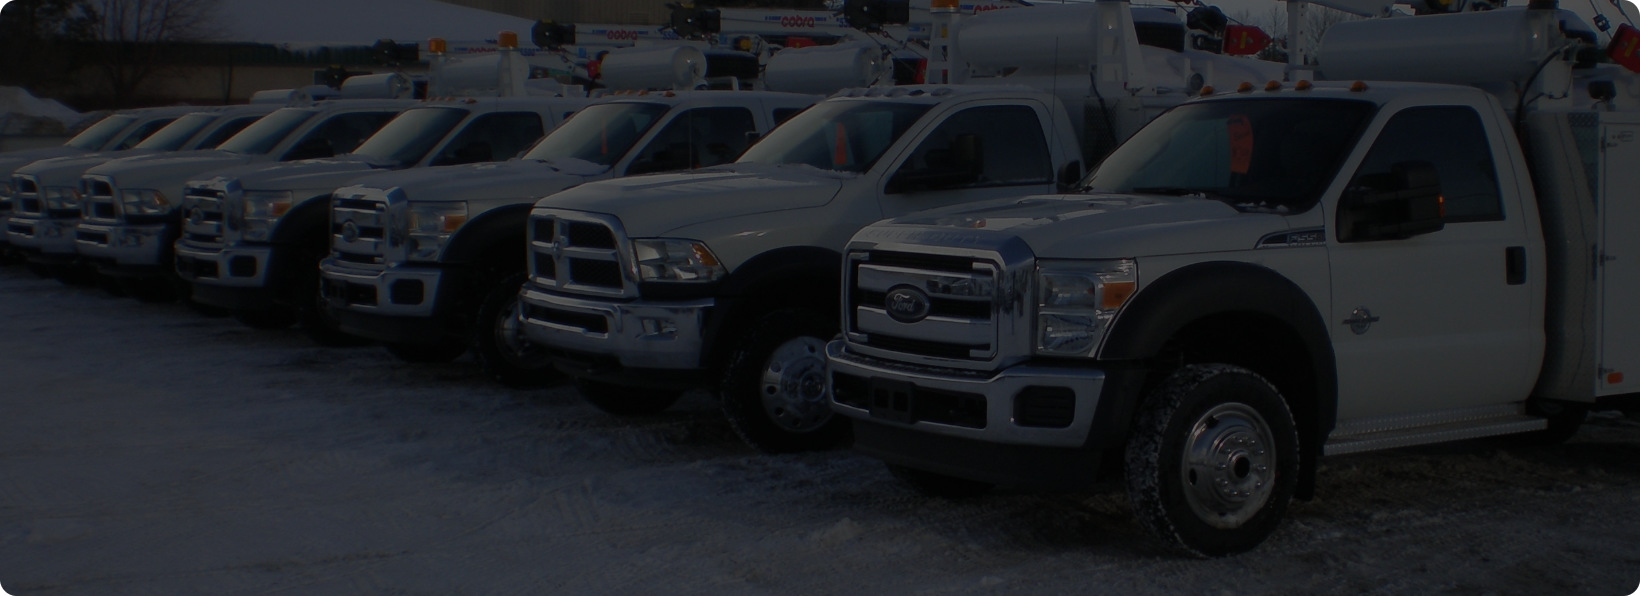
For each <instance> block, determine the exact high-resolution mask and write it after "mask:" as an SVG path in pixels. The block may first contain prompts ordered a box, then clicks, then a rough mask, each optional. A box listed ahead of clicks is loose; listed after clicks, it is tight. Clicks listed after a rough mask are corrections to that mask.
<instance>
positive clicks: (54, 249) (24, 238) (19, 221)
mask: <svg viewBox="0 0 1640 596" xmlns="http://www.w3.org/2000/svg"><path fill="white" fill-rule="evenodd" d="M79 225H80V220H77V219H36V218H32V217H15V216H14V217H12V218H11V220H10V221H8V222H6V234H5V236H6V240H7V241H9V242H10V243H11V245H12V246H15V247H17V248H19V249H23V250H25V251H27V252H29V253H30V254H31V256H38V257H39V258H41V259H42V260H50V261H59V260H60V261H73V260H75V259H76V258H77V257H78V253H77V252H76V251H75V246H74V231H75V229H76V228H78V227H79Z"/></svg>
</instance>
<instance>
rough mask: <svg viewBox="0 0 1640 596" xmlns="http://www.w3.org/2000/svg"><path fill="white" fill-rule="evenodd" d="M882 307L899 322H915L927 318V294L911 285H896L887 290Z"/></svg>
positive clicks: (928, 304) (928, 306)
mask: <svg viewBox="0 0 1640 596" xmlns="http://www.w3.org/2000/svg"><path fill="white" fill-rule="evenodd" d="M883 308H884V309H887V310H888V316H889V318H891V319H894V320H896V321H899V322H901V323H915V322H917V321H921V320H923V319H925V318H928V310H929V308H930V302H929V300H928V294H926V293H923V291H922V290H919V289H917V288H914V287H911V286H897V287H895V288H892V289H890V290H889V291H888V295H887V297H885V298H884V299H883Z"/></svg>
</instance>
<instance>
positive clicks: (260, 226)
mask: <svg viewBox="0 0 1640 596" xmlns="http://www.w3.org/2000/svg"><path fill="white" fill-rule="evenodd" d="M239 201H240V208H239V209H237V210H235V215H239V214H241V213H242V214H244V215H243V216H242V217H244V221H243V222H241V225H240V229H241V230H244V234H245V239H246V240H249V241H252V242H267V241H268V240H269V239H271V238H272V237H273V227H274V226H275V225H278V224H279V218H280V217H284V215H285V214H286V213H289V212H290V207H291V205H292V202H291V194H290V191H260V190H247V191H245V193H244V194H243V195H241V196H240V198H239Z"/></svg>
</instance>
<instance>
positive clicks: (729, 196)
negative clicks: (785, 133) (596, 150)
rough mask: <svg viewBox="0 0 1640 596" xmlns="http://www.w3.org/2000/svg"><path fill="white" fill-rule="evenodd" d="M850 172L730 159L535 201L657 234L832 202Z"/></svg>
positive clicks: (580, 188)
mask: <svg viewBox="0 0 1640 596" xmlns="http://www.w3.org/2000/svg"><path fill="white" fill-rule="evenodd" d="M853 177H854V175H852V174H839V173H837V172H828V171H825V170H820V169H816V168H812V167H808V166H765V165H755V164H733V165H729V166H719V167H714V168H707V169H704V170H695V171H692V172H679V173H674V174H656V175H652V176H636V177H632V178H616V179H613V180H603V181H599V182H595V183H592V184H585V185H582V186H578V187H576V188H572V189H569V190H566V191H564V192H561V193H558V194H556V195H552V196H550V197H547V198H545V199H542V200H541V201H540V202H538V203H536V204H535V206H536V207H549V208H554V209H571V210H576V211H590V212H595V213H607V214H610V215H614V216H616V217H618V218H620V220H621V225H622V226H623V227H625V228H626V232H627V234H629V235H631V236H633V237H645V236H661V235H664V234H666V233H667V232H669V231H672V230H676V229H680V228H684V227H688V226H691V225H695V224H698V223H702V222H708V221H714V220H720V219H726V218H730V217H740V216H747V215H756V214H758V213H767V212H771V211H782V210H786V209H801V208H806V207H818V206H821V205H824V204H826V203H829V202H831V200H832V198H833V197H835V196H837V192H838V191H839V190H841V189H842V187H843V182H844V181H845V180H847V179H850V178H853Z"/></svg>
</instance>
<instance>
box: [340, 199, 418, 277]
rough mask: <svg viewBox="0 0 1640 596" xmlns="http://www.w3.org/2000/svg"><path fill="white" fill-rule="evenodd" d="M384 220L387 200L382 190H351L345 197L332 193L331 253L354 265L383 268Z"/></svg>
mask: <svg viewBox="0 0 1640 596" xmlns="http://www.w3.org/2000/svg"><path fill="white" fill-rule="evenodd" d="M387 223H388V222H387V200H386V196H385V194H384V193H382V192H381V191H377V190H366V191H364V192H363V193H357V192H355V191H352V190H350V191H349V194H347V195H345V196H344V195H340V194H337V195H332V196H331V199H330V247H331V255H332V256H334V257H335V258H336V259H337V260H338V261H342V262H346V263H352V264H355V265H368V266H371V267H386V266H387V265H388V264H389V259H388V254H387V252H388V250H389V247H388V243H387ZM395 254H396V253H395ZM395 258H403V257H402V255H398V256H397V257H395Z"/></svg>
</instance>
